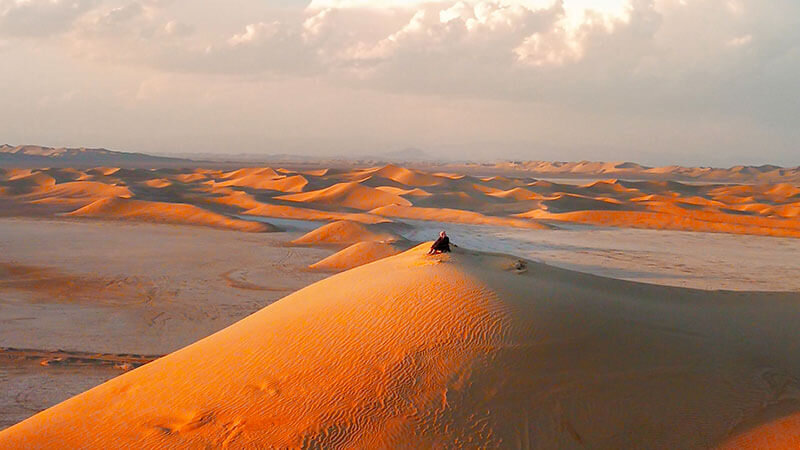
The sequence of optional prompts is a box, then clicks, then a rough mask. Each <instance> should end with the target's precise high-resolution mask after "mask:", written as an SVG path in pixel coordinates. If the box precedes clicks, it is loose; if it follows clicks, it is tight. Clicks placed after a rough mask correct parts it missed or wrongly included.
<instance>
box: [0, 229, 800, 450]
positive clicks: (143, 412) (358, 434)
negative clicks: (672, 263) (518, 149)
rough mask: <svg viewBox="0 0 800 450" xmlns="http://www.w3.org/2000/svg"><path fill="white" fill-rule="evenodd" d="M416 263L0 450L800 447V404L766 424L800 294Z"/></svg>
mask: <svg viewBox="0 0 800 450" xmlns="http://www.w3.org/2000/svg"><path fill="white" fill-rule="evenodd" d="M428 245H429V243H428V244H423V245H420V246H419V247H417V248H414V249H412V250H410V251H408V252H405V253H402V254H399V255H396V256H391V257H388V258H385V259H382V260H379V261H376V262H374V263H372V264H367V265H364V266H361V267H358V268H356V269H353V270H350V271H347V272H344V273H341V274H338V275H334V276H332V277H330V278H327V279H325V280H323V281H321V282H318V283H316V284H314V285H311V286H309V287H307V288H304V289H302V290H300V291H298V292H296V293H293V294H291V295H289V296H287V297H285V298H284V299H282V300H280V301H278V302H276V303H274V304H272V305H270V306H268V307H266V308H264V309H262V310H261V311H259V312H257V313H255V314H253V315H252V316H250V317H248V318H246V319H244V320H242V321H240V322H238V323H236V324H234V325H232V326H230V327H228V328H226V329H224V330H222V331H220V332H218V333H216V334H214V335H212V336H210V337H208V338H205V339H203V340H200V341H198V342H196V343H194V344H192V345H190V346H188V347H185V348H183V349H182V350H179V351H177V352H175V353H172V354H170V355H167V356H165V357H163V358H161V359H158V360H156V361H154V362H152V363H149V364H147V365H144V366H142V367H140V368H138V369H135V370H133V371H131V372H128V373H126V374H124V375H122V376H120V377H118V378H115V379H113V380H111V381H109V382H107V383H105V384H103V385H100V386H98V387H96V388H94V389H92V390H90V391H87V392H85V393H83V394H80V395H78V396H76V397H73V398H72V399H70V400H67V401H65V402H63V403H61V404H59V405H56V406H54V407H52V408H50V409H48V410H45V411H43V412H41V413H39V414H37V415H35V416H33V417H31V418H30V419H28V420H26V421H24V422H21V423H19V424H17V425H15V426H12V427H11V428H8V429H6V430H4V431H2V432H0V447H4V448H19V447H25V446H27V447H53V446H58V447H80V448H109V447H126V446H127V447H135V448H145V447H147V448H164V447H226V446H227V447H235V448H244V447H273V448H298V447H304V448H330V447H347V448H395V447H398V446H401V447H409V448H431V447H464V448H496V447H512V448H513V447H525V448H581V447H590V448H643V447H647V448H709V447H713V446H716V445H720V444H722V443H725V442H737V443H739V442H740V441H736V439H737V438H739V437H742V436H744V437H745V438H743V439H742V441H741V442H742V443H744V444H745V445H746V444H747V443H748V442H751V443H752V442H755V443H756V445H758V443H759V442H766V443H769V442H779V441H769V440H762V441H758V440H755V441H754V440H750V441H748V440H747V439H746V438H747V433H748V432H754V433H758V432H759V430H766V432H767V433H769V432H771V430H779V431H780V433H787V434H790V435H795V436H796V435H797V432H798V431H800V430H798V425H797V421H796V420H794V419H793V418H792V417H793V416H792V414H796V413H797V412H798V411H800V406H797V405H795V406H793V407H791V408H790V409H789V410H786V408H785V407H783V406H782V407H781V408H779V409H775V410H771V411H766V412H765V407H766V408H772V406H770V405H774V404H776V402H777V401H780V400H782V399H786V400H791V399H792V398H795V400H794V401H795V403H796V402H797V400H796V394H795V392H796V389H797V388H798V383H797V381H796V380H797V379H798V375H800V365H799V364H798V361H800V354H798V350H797V349H796V346H786V345H776V343H780V342H784V343H785V342H796V341H797V339H798V338H800V331H798V330H797V327H794V326H792V324H793V323H795V322H796V320H797V319H799V318H800V306H798V300H800V298H798V295H797V294H793V293H785V294H759V293H747V294H746V295H742V293H728V292H721V291H715V292H706V291H696V290H689V289H680V288H668V287H660V286H650V285H643V284H637V283H631V282H624V281H618V280H611V279H605V278H600V277H595V276H590V275H583V274H579V273H575V272H570V271H566V270H561V269H555V268H551V267H548V266H545V265H540V264H534V263H531V262H527V261H521V260H517V259H516V258H512V257H507V256H502V255H488V254H480V253H475V252H469V251H464V250H461V249H456V251H455V252H454V253H452V254H448V255H438V256H426V255H425V252H426V251H427V247H428ZM776 324H780V325H776ZM777 411H783V412H780V413H778V412H777ZM775 414H778V415H777V417H773V416H775ZM764 417H771V418H770V419H767V421H766V423H763V421H761V422H759V421H758V419H759V418H764ZM687 418H691V420H687ZM753 420H756V424H755V425H749V424H751V423H753ZM759 423H760V424H761V425H758V424H759ZM764 427H772V428H764ZM784 442H788V441H784ZM779 443H780V442H779Z"/></svg>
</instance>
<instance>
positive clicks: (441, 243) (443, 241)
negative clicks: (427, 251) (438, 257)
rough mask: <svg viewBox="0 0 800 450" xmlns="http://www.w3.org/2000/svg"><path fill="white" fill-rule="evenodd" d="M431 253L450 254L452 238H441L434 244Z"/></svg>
mask: <svg viewBox="0 0 800 450" xmlns="http://www.w3.org/2000/svg"><path fill="white" fill-rule="evenodd" d="M431 251H433V252H441V253H450V238H449V237H447V236H445V237H440V238H439V239H437V240H436V242H434V243H433V245H432V246H431Z"/></svg>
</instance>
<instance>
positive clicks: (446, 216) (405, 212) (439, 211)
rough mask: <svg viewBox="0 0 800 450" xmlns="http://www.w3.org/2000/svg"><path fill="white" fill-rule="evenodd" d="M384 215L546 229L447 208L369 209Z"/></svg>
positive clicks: (523, 221)
mask: <svg viewBox="0 0 800 450" xmlns="http://www.w3.org/2000/svg"><path fill="white" fill-rule="evenodd" d="M370 214H376V215H379V216H385V217H397V218H403V219H413V220H431V221H436V222H451V223H466V224H472V225H496V226H509V227H517V228H534V229H546V228H547V226H545V225H542V224H541V223H538V222H535V221H533V220H521V219H514V218H509V217H495V216H486V215H483V214H480V213H476V212H472V211H465V210H460V209H448V208H417V207H405V206H396V205H392V206H384V207H381V208H376V209H374V210H372V211H370Z"/></svg>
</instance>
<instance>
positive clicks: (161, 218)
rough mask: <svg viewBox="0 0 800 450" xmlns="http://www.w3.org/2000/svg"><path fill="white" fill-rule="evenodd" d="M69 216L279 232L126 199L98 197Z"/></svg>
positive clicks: (192, 208)
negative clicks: (100, 198) (98, 198)
mask: <svg viewBox="0 0 800 450" xmlns="http://www.w3.org/2000/svg"><path fill="white" fill-rule="evenodd" d="M68 215H69V216H71V217H92V218H102V219H126V220H137V221H143V222H155V223H171V224H179V225H203V226H209V227H214V228H222V229H230V230H237V231H248V232H264V231H277V228H276V227H273V226H271V225H269V224H265V223H258V222H249V221H245V220H238V219H232V218H229V217H225V216H223V215H221V214H216V213H213V212H211V211H206V210H204V209H201V208H198V207H196V206H193V205H187V204H180V203H164V202H148V201H142V200H131V199H122V198H106V199H102V200H97V201H96V202H94V203H92V204H90V205H87V206H85V207H83V208H81V209H78V210H77V211H73V212H71V213H69V214H68Z"/></svg>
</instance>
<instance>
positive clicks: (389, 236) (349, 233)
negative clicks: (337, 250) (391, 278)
mask: <svg viewBox="0 0 800 450" xmlns="http://www.w3.org/2000/svg"><path fill="white" fill-rule="evenodd" d="M401 240H403V237H402V236H399V235H397V234H395V233H392V232H390V231H387V230H386V229H385V228H382V227H381V226H380V225H366V224H363V223H358V222H353V221H349V220H340V221H337V222H333V223H329V224H327V225H323V226H321V227H319V228H317V229H316V230H313V231H310V232H308V233H306V234H305V235H303V236H301V237H299V238H297V239H295V240H294V241H292V243H293V244H296V245H315V244H336V245H350V244H353V243H356V242H363V241H370V242H397V241H401Z"/></svg>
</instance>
